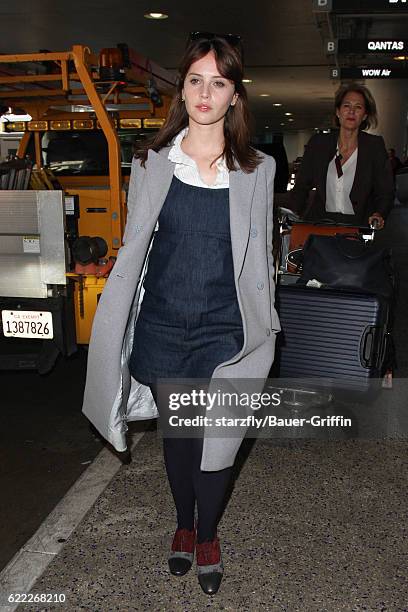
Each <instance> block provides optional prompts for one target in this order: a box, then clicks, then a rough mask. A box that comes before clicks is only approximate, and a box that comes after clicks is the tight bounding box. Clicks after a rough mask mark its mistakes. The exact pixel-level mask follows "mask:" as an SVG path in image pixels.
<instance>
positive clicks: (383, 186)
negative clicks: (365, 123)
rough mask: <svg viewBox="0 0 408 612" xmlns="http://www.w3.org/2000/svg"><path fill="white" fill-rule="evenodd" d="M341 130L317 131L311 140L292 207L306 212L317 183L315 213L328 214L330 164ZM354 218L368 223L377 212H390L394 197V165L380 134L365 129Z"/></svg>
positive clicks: (352, 197) (360, 137)
mask: <svg viewBox="0 0 408 612" xmlns="http://www.w3.org/2000/svg"><path fill="white" fill-rule="evenodd" d="M337 138H338V132H332V133H331V134H316V135H315V136H312V138H311V139H310V140H309V142H308V144H307V146H306V150H305V154H304V157H303V161H302V164H301V167H300V169H299V172H298V174H297V177H296V184H295V187H294V188H293V189H292V191H291V196H290V208H292V210H294V211H295V212H296V213H297V214H298V215H300V216H301V217H302V216H303V214H304V212H305V209H306V206H307V198H308V195H309V192H310V190H311V189H312V188H313V187H315V188H316V192H315V197H314V201H313V205H312V211H311V212H312V216H313V218H315V219H318V218H320V219H323V218H325V217H327V216H328V214H327V213H326V212H325V205H326V177H327V168H328V166H329V163H330V161H331V160H332V159H333V157H334V155H335V153H336V146H337ZM350 200H351V202H352V204H353V208H354V213H355V217H354V219H355V222H356V223H358V224H366V223H367V221H368V217H369V216H370V215H371V214H372V213H374V212H378V213H380V214H381V215H382V216H383V217H384V218H385V217H386V216H387V214H388V212H389V210H390V208H391V207H392V205H393V201H394V181H393V177H392V171H391V165H390V162H389V159H388V155H387V151H386V149H385V145H384V140H383V138H382V137H381V136H374V135H372V134H367V133H366V132H360V133H359V135H358V154H357V166H356V174H355V177H354V183H353V187H352V189H351V192H350Z"/></svg>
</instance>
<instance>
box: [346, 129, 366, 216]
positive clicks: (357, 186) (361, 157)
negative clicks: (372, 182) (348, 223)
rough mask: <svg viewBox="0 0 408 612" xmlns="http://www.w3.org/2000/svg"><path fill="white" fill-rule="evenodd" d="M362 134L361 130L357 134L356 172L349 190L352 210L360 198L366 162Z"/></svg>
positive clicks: (355, 207)
mask: <svg viewBox="0 0 408 612" xmlns="http://www.w3.org/2000/svg"><path fill="white" fill-rule="evenodd" d="M365 144H366V143H365V141H364V135H363V133H362V132H360V133H359V135H358V151H357V164H356V172H355V175H354V181H353V185H352V187H351V191H350V200H351V202H352V204H353V208H354V210H356V209H357V207H358V202H359V200H360V191H361V184H362V180H364V176H365V174H366V173H365V172H364V170H363V163H364V161H365V163H367V158H368V156H369V155H367V151H366V147H365Z"/></svg>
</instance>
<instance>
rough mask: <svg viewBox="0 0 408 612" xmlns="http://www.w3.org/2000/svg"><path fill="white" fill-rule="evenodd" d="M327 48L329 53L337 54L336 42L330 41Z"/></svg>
mask: <svg viewBox="0 0 408 612" xmlns="http://www.w3.org/2000/svg"><path fill="white" fill-rule="evenodd" d="M326 48H327V53H336V41H335V40H328V41H327V47H326Z"/></svg>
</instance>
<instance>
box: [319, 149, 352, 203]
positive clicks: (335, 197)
mask: <svg viewBox="0 0 408 612" xmlns="http://www.w3.org/2000/svg"><path fill="white" fill-rule="evenodd" d="M357 153H358V149H356V150H355V151H354V152H353V153H352V155H350V157H349V158H348V160H347V161H346V162H345V163H344V164H343V166H342V170H343V176H341V177H340V178H338V176H337V169H336V162H335V159H336V155H337V152H336V155H335V156H334V157H333V159H332V160H331V162H330V164H329V167H328V169H327V178H326V211H327V212H331V213H342V214H343V215H354V208H353V204H352V203H351V200H350V191H351V188H352V187H353V182H354V176H355V174H356V166H357Z"/></svg>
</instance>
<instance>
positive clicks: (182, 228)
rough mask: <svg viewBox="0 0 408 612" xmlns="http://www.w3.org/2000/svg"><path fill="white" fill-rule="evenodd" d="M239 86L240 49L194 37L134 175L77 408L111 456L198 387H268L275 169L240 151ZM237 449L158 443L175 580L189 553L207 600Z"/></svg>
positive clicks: (227, 38) (205, 439)
mask: <svg viewBox="0 0 408 612" xmlns="http://www.w3.org/2000/svg"><path fill="white" fill-rule="evenodd" d="M242 78H243V65H242V49H241V44H240V40H239V37H236V36H232V35H217V34H211V33H194V34H193V35H192V36H191V39H190V41H189V44H188V46H187V49H186V52H185V54H184V57H183V59H182V61H181V66H180V78H179V84H178V88H177V92H176V94H175V96H174V99H173V101H172V104H171V108H170V111H169V115H168V118H167V120H166V123H165V124H164V126H163V128H162V129H161V130H160V132H159V133H158V134H157V135H156V137H155V138H154V140H153V141H152V142H151V144H150V145H149V146H147V147H146V148H144V149H143V150H142V151H140V152H139V153H138V154H137V156H136V158H135V159H134V160H133V162H132V173H131V177H130V185H129V196H128V220H127V225H126V230H125V236H124V246H123V247H122V248H121V249H120V252H119V255H118V259H117V262H116V264H115V267H114V270H113V272H112V274H111V275H110V277H109V279H108V282H107V285H106V287H105V289H104V291H103V294H102V297H101V300H100V303H99V306H98V310H97V313H96V316H95V320H94V326H93V330H92V338H91V344H90V348H89V360H88V372H87V384H86V390H85V399H84V412H85V414H86V415H87V416H88V417H89V418H90V419H91V420H92V422H93V423H94V424H95V426H96V427H97V428H98V429H99V430H100V431H101V433H102V434H103V435H104V436H105V437H106V438H107V439H108V440H109V441H110V442H111V443H112V444H113V445H114V446H115V448H116V449H117V450H124V449H125V448H126V442H125V436H124V434H125V431H126V421H130V420H136V419H143V418H152V417H154V416H157V409H156V406H157V408H158V412H159V414H160V419H161V422H162V423H163V421H165V419H166V417H167V416H168V414H169V407H170V405H169V402H170V401H171V400H172V399H174V395H177V396H179V394H180V390H182V391H183V392H184V396H185V395H186V393H185V392H187V393H189V394H190V397H192V394H193V391H194V390H195V387H196V386H197V385H195V382H194V381H197V382H198V381H201V382H202V381H204V388H205V389H209V388H211V385H212V384H214V381H215V379H217V380H222V381H233V380H241V381H242V379H249V378H251V379H256V384H255V386H254V384H253V380H252V381H251V385H252V386H251V390H252V391H258V392H259V391H262V386H263V384H264V380H265V379H266V377H267V376H268V373H269V370H270V367H271V364H272V361H273V357H274V347H275V336H276V333H277V331H278V330H279V321H278V317H277V314H276V312H275V309H274V280H273V279H274V270H273V255H272V218H273V215H272V202H273V178H274V173H275V163H274V160H273V159H272V158H270V157H268V156H265V155H262V154H261V153H259V152H258V151H256V150H255V149H253V148H252V147H251V146H250V144H249V136H250V135H249V128H248V125H249V112H248V102H247V95H246V91H245V88H244V86H243V84H242ZM157 225H158V229H157ZM155 230H156V231H155ZM149 248H150V253H149ZM148 253H149V256H148ZM142 286H143V291H141V287H142ZM142 294H143V299H142V300H141V296H142ZM163 379H164V381H163ZM170 379H172V380H170ZM185 379H188V381H190V382H186V380H185ZM191 380H192V382H191ZM200 384H201V383H200ZM255 387H256V388H255ZM153 400H154V401H153ZM217 401H218V400H217ZM205 408H206V409H207V410H208V406H205ZM217 410H221V406H220V405H219V404H216V405H215V406H213V407H212V409H211V416H216V414H217V412H216V411H217ZM188 411H190V412H189V414H190V415H191V416H195V414H194V412H193V411H194V402H193V401H191V403H190V405H189V406H188ZM173 414H174V413H173ZM207 414H208V413H207ZM168 429H171V428H168ZM173 429H174V428H173ZM244 435H245V429H244V428H242V429H241V430H240V431H239V432H238V433H237V432H236V430H234V434H233V437H232V435H229V436H228V432H226V433H225V435H224V436H223V437H219V436H217V435H215V434H214V433H213V434H212V435H211V431H210V430H209V426H207V423H206V424H205V426H204V428H203V429H202V430H201V433H200V435H199V436H198V437H194V434H190V433H189V434H188V435H187V436H185V437H184V438H180V437H174V436H171V437H170V436H167V437H166V432H164V439H163V447H164V458H165V465H166V470H167V475H168V478H169V482H170V487H171V491H172V494H173V498H174V502H175V506H176V511H177V528H176V532H175V535H174V538H173V543H172V546H171V551H170V556H169V559H168V562H169V567H170V571H171V573H172V574H175V575H183V574H185V573H186V572H187V571H188V570H189V569H190V567H191V565H192V561H193V556H194V552H196V557H197V572H198V578H199V582H200V585H201V587H202V589H203V590H204V592H205V593H207V594H214V593H216V592H217V590H218V588H219V585H220V583H221V579H222V575H223V565H222V560H221V551H220V544H219V540H218V537H217V525H218V521H219V519H220V515H221V512H222V510H223V505H224V503H225V497H226V491H227V488H228V487H229V484H230V482H231V475H232V474H231V473H232V466H233V464H234V460H235V456H236V453H237V451H238V449H239V446H240V443H241V440H242V439H243V437H244ZM195 509H197V523H195Z"/></svg>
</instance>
